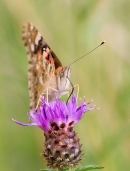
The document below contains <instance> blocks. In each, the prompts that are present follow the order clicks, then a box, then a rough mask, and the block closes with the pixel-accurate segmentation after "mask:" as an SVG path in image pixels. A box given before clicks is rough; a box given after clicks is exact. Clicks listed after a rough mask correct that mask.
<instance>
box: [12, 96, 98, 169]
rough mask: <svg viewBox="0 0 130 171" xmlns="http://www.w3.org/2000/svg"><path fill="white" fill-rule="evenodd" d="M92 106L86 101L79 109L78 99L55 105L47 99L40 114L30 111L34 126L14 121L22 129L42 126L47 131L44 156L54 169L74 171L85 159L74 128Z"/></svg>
mask: <svg viewBox="0 0 130 171" xmlns="http://www.w3.org/2000/svg"><path fill="white" fill-rule="evenodd" d="M90 103H91V102H89V103H86V101H85V100H84V101H83V103H82V104H81V105H80V106H79V107H78V102H77V98H76V96H75V95H73V96H72V100H71V101H69V102H68V104H66V103H65V102H61V101H60V99H56V101H55V102H51V103H47V102H46V100H45V99H43V100H42V105H41V106H40V107H39V108H38V109H37V111H36V110H32V111H30V113H29V117H30V120H31V123H29V124H24V123H21V122H18V121H16V120H14V121H15V122H16V123H17V124H20V125H22V126H38V127H39V128H41V129H42V130H43V131H44V135H45V143H44V152H43V156H44V157H45V160H46V162H47V165H48V166H49V167H50V168H58V169H62V168H70V167H73V166H76V165H77V164H78V163H79V161H80V160H81V156H82V149H81V144H80V142H79V138H78V137H77V135H76V133H75V131H74V130H73V128H74V126H75V125H76V124H77V123H78V122H79V121H80V120H81V119H82V117H83V115H84V114H85V113H86V112H88V111H90V110H92V109H95V107H94V106H93V107H88V104H90Z"/></svg>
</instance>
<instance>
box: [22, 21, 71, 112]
mask: <svg viewBox="0 0 130 171" xmlns="http://www.w3.org/2000/svg"><path fill="white" fill-rule="evenodd" d="M22 39H23V42H24V45H25V47H26V51H27V54H28V62H29V69H28V84H29V95H30V108H31V109H35V108H36V106H37V104H38V101H39V98H40V95H42V96H44V97H46V98H48V102H51V101H54V100H55V98H56V97H61V96H62V95H63V94H66V93H68V88H69V87H70V81H69V77H70V67H63V66H62V64H61V62H60V60H59V59H58V57H57V56H56V55H55V53H54V52H53V51H52V49H51V48H50V47H49V46H48V44H47V43H46V42H45V40H44V38H43V37H42V36H41V34H40V33H39V32H38V30H37V29H36V28H35V27H34V26H33V25H32V24H31V23H26V24H24V26H23V34H22Z"/></svg>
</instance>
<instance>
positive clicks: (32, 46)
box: [30, 43, 34, 52]
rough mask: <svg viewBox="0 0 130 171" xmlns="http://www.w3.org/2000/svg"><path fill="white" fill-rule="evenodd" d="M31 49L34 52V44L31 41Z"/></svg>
mask: <svg viewBox="0 0 130 171" xmlns="http://www.w3.org/2000/svg"><path fill="white" fill-rule="evenodd" d="M30 46H31V50H32V52H34V44H33V43H31V45H30Z"/></svg>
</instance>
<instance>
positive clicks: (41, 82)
mask: <svg viewBox="0 0 130 171" xmlns="http://www.w3.org/2000/svg"><path fill="white" fill-rule="evenodd" d="M39 82H40V84H41V85H43V80H42V76H41V77H40V78H39Z"/></svg>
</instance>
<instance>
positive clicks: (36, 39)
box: [35, 33, 41, 45]
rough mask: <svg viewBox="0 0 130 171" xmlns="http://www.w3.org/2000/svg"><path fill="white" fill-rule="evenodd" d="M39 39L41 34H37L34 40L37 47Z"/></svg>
mask: <svg viewBox="0 0 130 171" xmlns="http://www.w3.org/2000/svg"><path fill="white" fill-rule="evenodd" d="M40 39H41V34H40V33H37V36H36V38H35V44H36V45H38V42H39V40H40Z"/></svg>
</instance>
